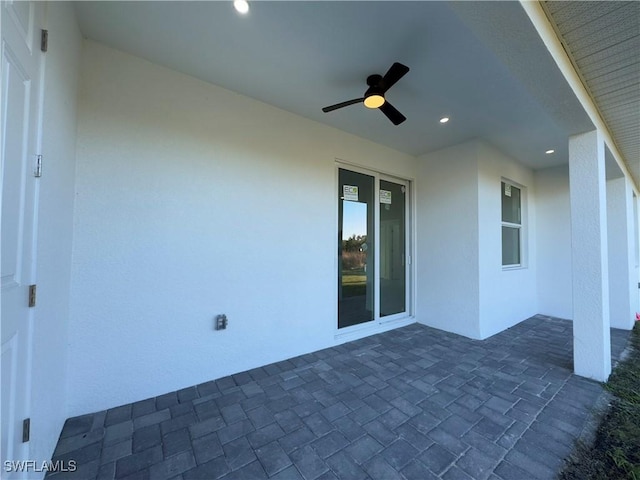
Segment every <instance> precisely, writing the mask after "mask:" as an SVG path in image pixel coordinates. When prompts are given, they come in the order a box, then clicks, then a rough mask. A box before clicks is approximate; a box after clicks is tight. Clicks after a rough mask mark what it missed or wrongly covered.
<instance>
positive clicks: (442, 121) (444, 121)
mask: <svg viewBox="0 0 640 480" xmlns="http://www.w3.org/2000/svg"><path fill="white" fill-rule="evenodd" d="M448 121H449V117H442V118H441V119H440V123H447V122H448Z"/></svg>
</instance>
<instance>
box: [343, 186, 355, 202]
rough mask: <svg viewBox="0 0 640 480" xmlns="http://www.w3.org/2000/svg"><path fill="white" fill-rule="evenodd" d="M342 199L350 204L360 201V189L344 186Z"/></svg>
mask: <svg viewBox="0 0 640 480" xmlns="http://www.w3.org/2000/svg"><path fill="white" fill-rule="evenodd" d="M342 198H343V200H348V201H350V202H357V201H358V187H357V186H355V185H343V186H342Z"/></svg>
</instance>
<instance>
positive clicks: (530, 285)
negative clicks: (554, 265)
mask: <svg viewBox="0 0 640 480" xmlns="http://www.w3.org/2000/svg"><path fill="white" fill-rule="evenodd" d="M477 148H478V230H479V234H478V244H479V260H478V261H479V273H480V279H479V285H480V289H479V292H480V300H479V302H480V336H481V338H487V337H489V336H491V335H494V334H496V333H498V332H501V331H502V330H504V329H506V328H509V327H511V326H513V325H515V324H516V323H519V322H521V321H522V320H526V319H527V318H529V317H531V316H532V315H535V314H536V313H538V295H537V282H536V279H537V275H536V272H537V264H536V259H537V254H536V251H537V248H536V242H535V235H536V193H535V186H534V182H533V172H532V171H531V170H530V169H529V168H527V167H523V166H522V165H520V164H518V163H517V162H516V161H515V160H514V159H512V158H510V157H508V156H506V155H504V154H503V153H501V152H500V151H498V150H497V149H495V148H493V147H491V146H490V145H488V144H486V143H483V142H479V143H478V147H477ZM503 179H506V180H508V181H511V182H514V183H516V184H518V185H520V186H521V187H522V188H521V193H522V228H523V231H522V234H521V235H522V237H521V238H522V245H521V248H522V266H521V267H518V268H513V269H503V267H502V224H501V219H502V203H501V198H502V197H501V193H500V192H501V190H500V189H501V182H502V180H503Z"/></svg>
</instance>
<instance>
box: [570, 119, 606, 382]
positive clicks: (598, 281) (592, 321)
mask: <svg viewBox="0 0 640 480" xmlns="http://www.w3.org/2000/svg"><path fill="white" fill-rule="evenodd" d="M569 185H570V199H571V251H572V259H571V266H572V276H573V364H574V371H575V373H576V374H577V375H581V376H583V377H588V378H593V379H595V380H599V381H606V380H607V378H609V374H610V373H611V338H610V331H609V268H608V248H607V193H606V179H605V164H604V140H603V138H602V135H601V133H600V132H599V131H597V130H595V131H592V132H588V133H583V134H579V135H574V136H572V137H569Z"/></svg>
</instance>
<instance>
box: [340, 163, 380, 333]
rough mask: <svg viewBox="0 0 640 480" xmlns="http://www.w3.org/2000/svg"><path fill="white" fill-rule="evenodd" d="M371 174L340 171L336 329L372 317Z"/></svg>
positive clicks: (372, 238) (366, 320)
mask: <svg viewBox="0 0 640 480" xmlns="http://www.w3.org/2000/svg"><path fill="white" fill-rule="evenodd" d="M374 185H375V183H374V177H372V176H370V175H365V174H362V173H357V172H352V171H349V170H343V169H340V170H339V195H340V199H339V201H338V259H339V262H338V328H343V327H349V326H352V325H358V324H360V323H364V322H369V321H371V320H373V319H374V311H375V308H374V307H375V296H374V284H375V281H374V275H375V264H374V261H375V248H374V245H375V238H374V223H375V209H374V206H375V204H374V193H375V192H374Z"/></svg>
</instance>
